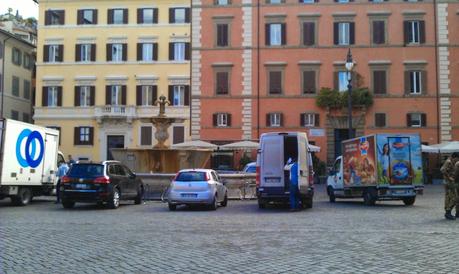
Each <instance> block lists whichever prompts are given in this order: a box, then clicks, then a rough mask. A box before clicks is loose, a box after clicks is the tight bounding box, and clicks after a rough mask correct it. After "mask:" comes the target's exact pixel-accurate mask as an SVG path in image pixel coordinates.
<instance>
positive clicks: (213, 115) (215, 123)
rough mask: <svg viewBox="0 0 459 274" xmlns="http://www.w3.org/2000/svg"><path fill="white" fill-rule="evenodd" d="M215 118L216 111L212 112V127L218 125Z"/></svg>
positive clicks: (216, 117)
mask: <svg viewBox="0 0 459 274" xmlns="http://www.w3.org/2000/svg"><path fill="white" fill-rule="evenodd" d="M217 119H218V113H214V114H212V124H213V126H214V127H216V126H217V125H218V122H217Z"/></svg>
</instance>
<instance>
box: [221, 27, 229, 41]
mask: <svg viewBox="0 0 459 274" xmlns="http://www.w3.org/2000/svg"><path fill="white" fill-rule="evenodd" d="M222 42H223V46H228V45H229V25H228V24H225V25H223V40H222Z"/></svg>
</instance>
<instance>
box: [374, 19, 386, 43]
mask: <svg viewBox="0 0 459 274" xmlns="http://www.w3.org/2000/svg"><path fill="white" fill-rule="evenodd" d="M372 39H373V44H377V45H380V44H385V43H386V22H385V21H384V20H375V21H373V34H372Z"/></svg>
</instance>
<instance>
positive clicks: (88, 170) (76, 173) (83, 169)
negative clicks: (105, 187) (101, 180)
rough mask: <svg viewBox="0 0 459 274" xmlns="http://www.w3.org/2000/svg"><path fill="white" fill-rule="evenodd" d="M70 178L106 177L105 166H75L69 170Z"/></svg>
mask: <svg viewBox="0 0 459 274" xmlns="http://www.w3.org/2000/svg"><path fill="white" fill-rule="evenodd" d="M68 176H70V177H99V176H104V166H103V165H97V164H73V165H72V167H71V168H70V170H69V174H68Z"/></svg>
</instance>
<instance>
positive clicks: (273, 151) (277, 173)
mask: <svg viewBox="0 0 459 274" xmlns="http://www.w3.org/2000/svg"><path fill="white" fill-rule="evenodd" d="M283 148H284V136H282V135H268V136H265V137H263V141H262V143H261V163H260V171H261V176H260V186H262V187H282V188H283V187H284V149H283Z"/></svg>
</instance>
